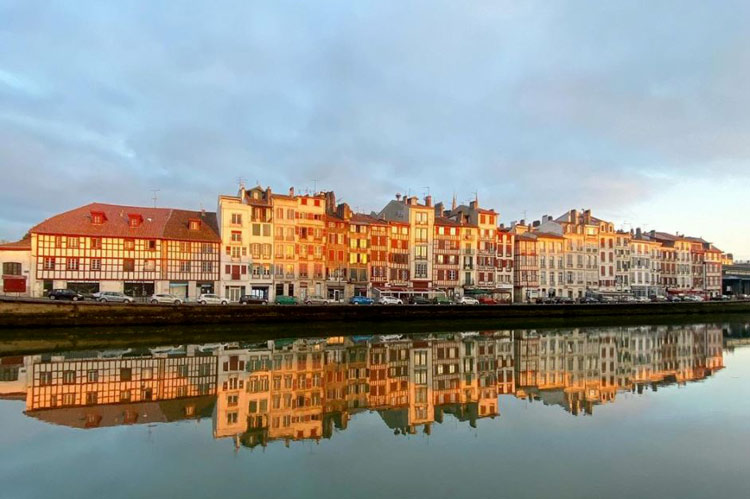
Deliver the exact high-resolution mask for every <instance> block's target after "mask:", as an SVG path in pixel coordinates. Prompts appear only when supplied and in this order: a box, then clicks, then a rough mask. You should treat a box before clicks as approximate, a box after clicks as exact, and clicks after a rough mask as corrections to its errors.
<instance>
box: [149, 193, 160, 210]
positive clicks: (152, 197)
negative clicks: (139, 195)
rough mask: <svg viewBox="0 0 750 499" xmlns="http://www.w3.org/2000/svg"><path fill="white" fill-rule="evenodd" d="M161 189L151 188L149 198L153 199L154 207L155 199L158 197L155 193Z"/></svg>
mask: <svg viewBox="0 0 750 499" xmlns="http://www.w3.org/2000/svg"><path fill="white" fill-rule="evenodd" d="M160 190H161V189H151V194H152V196H151V199H152V200H153V201H154V208H156V200H157V199H158V198H159V197H158V196H157V195H156V193H157V192H159V191H160Z"/></svg>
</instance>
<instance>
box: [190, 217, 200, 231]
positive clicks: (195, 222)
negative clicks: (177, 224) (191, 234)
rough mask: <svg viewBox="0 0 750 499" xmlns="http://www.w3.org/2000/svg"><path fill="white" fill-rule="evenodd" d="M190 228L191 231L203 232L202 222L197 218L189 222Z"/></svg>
mask: <svg viewBox="0 0 750 499" xmlns="http://www.w3.org/2000/svg"><path fill="white" fill-rule="evenodd" d="M188 228H189V229H190V230H201V221H200V220H198V219H195V218H191V219H190V220H189V221H188Z"/></svg>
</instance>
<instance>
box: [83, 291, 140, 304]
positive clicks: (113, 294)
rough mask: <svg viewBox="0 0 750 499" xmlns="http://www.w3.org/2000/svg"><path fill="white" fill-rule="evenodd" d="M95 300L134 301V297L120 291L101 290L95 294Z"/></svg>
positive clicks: (104, 301) (105, 301) (103, 301)
mask: <svg viewBox="0 0 750 499" xmlns="http://www.w3.org/2000/svg"><path fill="white" fill-rule="evenodd" d="M93 297H94V300H96V301H99V302H102V303H107V302H120V303H133V302H134V301H135V300H133V298H132V297H130V296H128V295H126V294H124V293H120V292H118V291H100V292H98V293H94V294H93Z"/></svg>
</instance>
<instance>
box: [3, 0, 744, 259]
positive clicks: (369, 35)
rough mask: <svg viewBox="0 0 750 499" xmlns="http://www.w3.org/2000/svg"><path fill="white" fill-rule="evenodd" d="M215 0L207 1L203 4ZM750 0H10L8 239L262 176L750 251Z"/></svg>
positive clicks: (189, 198) (199, 197) (194, 200)
mask: <svg viewBox="0 0 750 499" xmlns="http://www.w3.org/2000/svg"><path fill="white" fill-rule="evenodd" d="M199 4H200V5H199ZM747 19H750V2H746V1H731V0H727V1H722V2H705V1H630V2H614V1H612V2H610V1H605V2H589V1H580V2H576V1H549V0H540V1H534V0H529V1H517V2H516V1H503V0H494V1H474V2H455V1H440V0H432V1H424V2H413V1H405V0H400V1H398V2H383V1H372V2H370V1H366V0H359V1H356V2H351V1H320V2H299V1H285V0H276V1H268V2H252V1H212V2H197V1H192V2H181V1H177V0H175V1H171V2H150V1H142V2H138V1H126V0H123V1H122V2H98V1H92V2H88V1H84V0H77V1H76V2H37V1H35V0H18V1H16V0H0V180H1V181H2V184H0V185H2V187H3V192H2V195H1V196H0V239H16V238H19V237H21V236H22V235H23V234H24V233H25V232H26V231H27V230H28V229H29V228H30V227H31V226H33V225H34V224H36V223H38V222H40V221H41V220H43V219H45V218H47V217H49V216H51V215H54V214H56V213H59V212H61V211H65V210H68V209H72V208H74V207H77V206H80V205H83V204H87V203H89V202H93V201H98V202H110V203H119V204H128V205H145V206H148V205H152V204H153V200H152V197H153V196H154V193H153V192H152V189H158V192H157V193H156V196H157V205H159V206H167V207H179V208H185V209H200V208H201V207H203V208H206V209H207V210H214V209H215V207H216V201H217V196H218V195H219V194H235V193H236V192H237V188H238V179H240V178H242V179H244V181H245V182H246V184H247V185H249V186H251V185H255V184H256V183H260V184H262V185H263V186H264V187H265V186H271V187H272V189H273V190H274V191H277V192H286V191H287V189H288V188H289V187H291V186H294V187H295V189H296V190H297V191H302V192H304V191H306V190H310V191H312V190H313V189H318V190H334V191H335V192H336V194H337V197H338V198H339V199H340V200H343V201H345V202H348V203H349V204H350V205H351V206H352V207H353V208H355V209H357V210H359V211H364V212H369V211H371V210H375V211H378V210H380V209H381V208H382V207H383V206H384V205H385V204H386V203H387V202H388V201H389V200H390V199H393V197H394V195H395V194H396V193H408V194H412V195H417V196H420V197H421V196H424V195H425V194H427V193H428V192H429V193H430V194H431V195H432V196H433V198H434V199H435V200H436V201H439V200H443V201H445V202H447V203H450V200H451V198H452V196H453V195H454V194H455V195H456V197H457V199H458V201H459V202H467V201H469V200H471V199H474V198H475V197H477V198H478V199H479V203H480V205H481V206H483V207H488V208H490V207H491V208H494V209H496V210H497V211H499V212H500V214H501V220H502V221H504V222H506V223H507V222H511V221H513V220H519V219H521V218H524V217H525V218H526V219H527V220H534V219H539V218H541V216H542V215H545V214H550V215H554V216H558V215H560V214H562V213H564V212H566V211H568V210H570V209H572V208H577V209H582V208H590V209H592V211H593V213H594V214H595V215H596V216H598V217H600V218H605V219H608V220H612V221H613V222H615V224H616V225H617V227H618V228H623V229H626V230H629V229H631V228H636V227H641V228H643V229H645V230H651V229H657V230H663V231H667V232H680V233H686V234H689V235H694V236H702V237H704V238H706V239H707V240H710V241H713V242H714V243H715V244H716V245H717V246H719V247H720V248H721V249H723V250H725V251H730V252H734V254H735V257H736V258H750V222H749V221H748V215H747V214H748V210H747V199H748V187H750V92H749V91H748V90H747V89H748V86H749V85H748V80H749V79H750V30H748V29H747V27H746V24H747V23H746V21H747Z"/></svg>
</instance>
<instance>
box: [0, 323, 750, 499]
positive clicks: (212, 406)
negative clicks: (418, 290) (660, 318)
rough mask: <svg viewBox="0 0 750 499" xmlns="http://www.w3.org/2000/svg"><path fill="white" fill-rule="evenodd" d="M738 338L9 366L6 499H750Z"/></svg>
mask: <svg viewBox="0 0 750 499" xmlns="http://www.w3.org/2000/svg"><path fill="white" fill-rule="evenodd" d="M743 327H746V326H743ZM726 328H727V326H725V325H721V324H696V325H691V326H658V327H657V326H652V327H623V328H596V329H565V330H505V331H481V332H466V333H450V334H437V333H436V334H432V335H418V336H400V335H399V336H396V335H393V336H367V335H362V336H351V337H328V338H316V339H294V338H289V339H284V340H276V341H269V342H263V343H254V344H243V343H237V342H233V343H216V344H209V345H169V346H164V347H160V348H151V349H145V348H133V349H118V350H103V351H84V352H58V353H50V354H42V355H29V356H16V357H4V358H1V359H0V360H1V361H2V364H1V365H0V394H2V399H0V423H2V425H1V426H0V449H1V451H0V497H4V498H5V497H7V498H26V497H75V498H88V497H110V498H115V497H117V498H119V497H123V498H126V497H158V496H160V497H180V498H186V497H235V496H245V497H491V496H493V497H638V496H641V497H748V495H749V494H750V424H749V423H748V421H750V388H748V387H749V386H750V348H744V347H741V346H734V343H731V344H728V343H727V341H726V339H725V338H724V336H723V334H722V330H723V329H726Z"/></svg>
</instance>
